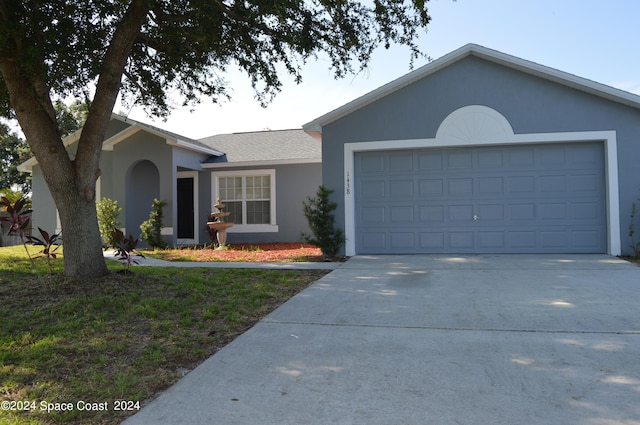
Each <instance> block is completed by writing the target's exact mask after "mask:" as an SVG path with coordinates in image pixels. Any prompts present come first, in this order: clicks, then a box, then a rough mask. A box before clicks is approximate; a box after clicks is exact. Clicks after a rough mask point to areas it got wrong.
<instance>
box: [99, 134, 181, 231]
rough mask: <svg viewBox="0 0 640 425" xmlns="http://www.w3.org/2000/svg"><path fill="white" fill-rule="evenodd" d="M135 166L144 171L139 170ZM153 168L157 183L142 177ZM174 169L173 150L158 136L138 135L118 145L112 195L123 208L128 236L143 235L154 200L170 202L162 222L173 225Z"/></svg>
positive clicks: (122, 213) (113, 169) (114, 151)
mask: <svg viewBox="0 0 640 425" xmlns="http://www.w3.org/2000/svg"><path fill="white" fill-rule="evenodd" d="M136 166H139V167H141V168H138V169H136ZM153 167H155V169H156V170H157V171H158V174H157V181H151V180H150V179H153V177H151V176H148V175H147V176H143V174H144V173H142V171H144V170H146V171H149V170H150V169H152V168H153ZM172 168H173V166H172V147H171V146H169V145H167V144H166V143H165V140H164V139H162V138H160V137H158V136H154V135H151V134H149V133H145V132H138V133H136V134H135V135H133V136H132V137H131V138H129V139H128V140H127V141H126V142H123V143H119V144H117V145H115V147H114V150H113V157H112V168H111V175H112V195H113V199H116V200H118V204H119V205H120V206H121V207H122V212H121V213H120V223H121V226H122V227H124V228H125V230H126V234H132V235H133V236H134V237H138V236H139V235H140V224H141V223H142V222H143V221H144V220H146V219H147V218H148V217H149V213H150V212H151V204H152V202H153V198H158V199H161V200H164V201H167V206H166V207H165V208H164V210H163V212H164V219H163V222H164V223H165V225H166V223H172V220H173V214H172V211H173V203H172V201H171V200H172V195H173V187H174V181H175V178H174V177H173V176H174V173H172V172H171V170H172ZM136 170H137V172H136ZM169 225H170V224H169Z"/></svg>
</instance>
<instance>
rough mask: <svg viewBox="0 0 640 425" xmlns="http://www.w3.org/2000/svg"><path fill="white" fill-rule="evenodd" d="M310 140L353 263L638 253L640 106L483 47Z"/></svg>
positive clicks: (399, 86)
mask: <svg viewBox="0 0 640 425" xmlns="http://www.w3.org/2000/svg"><path fill="white" fill-rule="evenodd" d="M303 129H304V130H305V131H306V132H307V133H309V134H310V135H313V136H314V137H316V138H318V139H320V140H321V141H322V159H323V161H322V168H323V184H324V185H325V186H327V187H328V188H329V189H333V190H334V196H335V201H337V202H338V204H339V207H338V209H337V210H336V221H337V225H338V226H339V227H342V228H344V229H345V233H346V237H347V241H346V246H345V254H346V255H355V254H403V253H473V254H475V253H477V254H482V253H607V254H610V255H614V256H616V255H620V254H623V253H630V252H631V249H630V246H631V238H630V237H629V235H628V229H629V225H630V213H631V208H632V204H633V203H634V202H637V201H638V198H639V197H640V165H639V164H640V96H636V95H634V94H631V93H628V92H625V91H622V90H618V89H615V88H612V87H609V86H606V85H603V84H599V83H596V82H593V81H590V80H587V79H584V78H580V77H577V76H575V75H572V74H568V73H565V72H562V71H559V70H556V69H552V68H549V67H546V66H542V65H539V64H537V63H533V62H530V61H527V60H523V59H520V58H517V57H514V56H510V55H507V54H504V53H501V52H498V51H495V50H491V49H488V48H485V47H482V46H478V45H474V44H469V45H466V46H463V47H461V48H460V49H458V50H455V51H453V52H451V53H449V54H447V55H445V56H444V57H441V58H439V59H437V60H434V61H433V62H430V63H429V64H427V65H425V66H423V67H421V68H419V69H416V70H414V71H412V72H410V73H409V74H407V75H405V76H403V77H401V78H399V79H397V80H395V81H392V82H390V83H388V84H386V85H384V86H382V87H380V88H378V89H376V90H374V91H372V92H370V93H368V94H366V95H364V96H362V97H360V98H358V99H356V100H354V101H352V102H350V103H348V104H346V105H344V106H342V107H340V108H338V109H336V110H334V111H331V112H329V113H327V114H325V115H323V116H321V117H319V118H317V119H315V120H313V121H311V122H309V123H307V124H306V125H304V126H303ZM636 225H640V223H636ZM639 230H640V229H639Z"/></svg>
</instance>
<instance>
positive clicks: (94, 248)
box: [56, 184, 108, 279]
mask: <svg viewBox="0 0 640 425" xmlns="http://www.w3.org/2000/svg"><path fill="white" fill-rule="evenodd" d="M94 188H95V184H94ZM74 192H75V191H74ZM94 192H95V190H94ZM69 195H70V197H68V196H62V198H63V199H62V200H60V199H59V200H57V201H56V202H57V204H58V212H59V213H60V223H61V224H62V240H63V243H64V256H63V258H64V274H65V276H67V277H70V278H74V279H86V278H93V277H99V276H104V275H105V274H107V273H108V270H107V266H106V264H105V260H104V256H103V253H102V238H101V237H100V231H99V229H98V218H97V215H96V204H95V200H91V201H87V199H86V198H85V197H84V196H78V194H77V193H69ZM59 198H60V196H59Z"/></svg>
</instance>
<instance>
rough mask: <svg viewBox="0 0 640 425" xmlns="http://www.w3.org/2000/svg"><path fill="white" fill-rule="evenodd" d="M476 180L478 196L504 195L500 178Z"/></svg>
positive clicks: (502, 181)
mask: <svg viewBox="0 0 640 425" xmlns="http://www.w3.org/2000/svg"><path fill="white" fill-rule="evenodd" d="M477 180H478V194H480V195H496V194H500V195H501V194H503V193H504V179H503V178H502V177H480V178H478V179H477Z"/></svg>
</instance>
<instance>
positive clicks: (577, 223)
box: [354, 143, 606, 253]
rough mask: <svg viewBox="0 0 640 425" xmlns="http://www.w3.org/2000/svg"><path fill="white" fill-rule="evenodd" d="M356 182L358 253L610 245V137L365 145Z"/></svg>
mask: <svg viewBox="0 0 640 425" xmlns="http://www.w3.org/2000/svg"><path fill="white" fill-rule="evenodd" d="M363 170H366V172H363ZM376 170H378V171H376ZM354 187H355V188H356V190H355V212H356V252H358V253H401V252H402V253H410V252H419V253H430V252H433V253H456V252H460V253H471V252H477V253H488V252H496V253H502V252H514V253H533V252H549V253H551V252H554V253H555V252H557V253H561V252H567V253H569V252H582V253H587V252H591V253H602V252H606V208H605V202H604V199H605V180H604V149H603V144H602V143H584V144H580V143H578V144H567V145H553V146H551V145H530V146H504V147H502V146H501V147H479V148H459V149H415V150H406V151H375V152H359V153H356V155H355V185H354ZM474 217H475V219H474Z"/></svg>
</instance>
